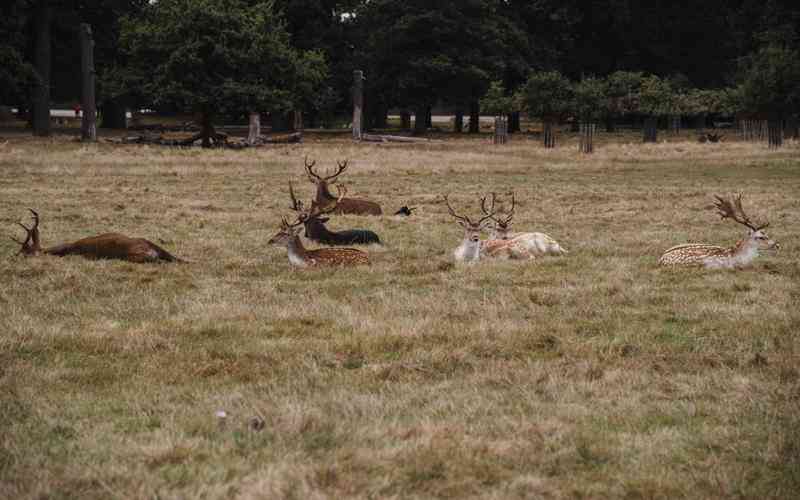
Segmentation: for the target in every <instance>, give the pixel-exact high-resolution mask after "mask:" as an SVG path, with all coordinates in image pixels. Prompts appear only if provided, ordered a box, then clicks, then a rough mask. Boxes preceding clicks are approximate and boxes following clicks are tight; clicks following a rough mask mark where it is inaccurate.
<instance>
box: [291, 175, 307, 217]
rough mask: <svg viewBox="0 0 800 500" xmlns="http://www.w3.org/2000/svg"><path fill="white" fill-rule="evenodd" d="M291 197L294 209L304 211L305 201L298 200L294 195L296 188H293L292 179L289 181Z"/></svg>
mask: <svg viewBox="0 0 800 500" xmlns="http://www.w3.org/2000/svg"><path fill="white" fill-rule="evenodd" d="M289 198H291V200H292V207H291V208H292V210H294V211H295V212H302V211H303V208H304V207H303V202H302V201H300V200H298V199H297V198H296V197H295V196H294V189H293V188H292V181H289Z"/></svg>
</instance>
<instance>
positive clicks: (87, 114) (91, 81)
mask: <svg viewBox="0 0 800 500" xmlns="http://www.w3.org/2000/svg"><path fill="white" fill-rule="evenodd" d="M80 40H81V108H82V110H83V117H82V118H81V140H82V141H90V142H94V141H97V107H96V103H95V100H94V90H95V71H94V39H93V38H92V27H91V26H89V25H88V24H87V23H82V24H81V28H80Z"/></svg>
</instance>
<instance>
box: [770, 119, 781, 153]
mask: <svg viewBox="0 0 800 500" xmlns="http://www.w3.org/2000/svg"><path fill="white" fill-rule="evenodd" d="M767 135H768V141H769V147H770V149H776V148H779V147H781V146H783V120H769V121H768V122H767Z"/></svg>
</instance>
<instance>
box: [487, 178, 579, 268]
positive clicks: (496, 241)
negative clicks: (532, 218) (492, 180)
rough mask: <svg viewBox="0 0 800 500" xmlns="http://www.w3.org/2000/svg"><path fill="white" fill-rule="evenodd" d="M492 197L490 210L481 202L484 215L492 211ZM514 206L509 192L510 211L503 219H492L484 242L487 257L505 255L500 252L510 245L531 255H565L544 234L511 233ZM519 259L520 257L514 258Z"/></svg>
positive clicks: (556, 244)
mask: <svg viewBox="0 0 800 500" xmlns="http://www.w3.org/2000/svg"><path fill="white" fill-rule="evenodd" d="M491 196H492V206H491V209H487V208H486V205H485V200H486V198H484V199H483V200H481V210H482V211H483V213H484V214H488V213H489V212H490V210H491V211H492V212H493V211H494V199H495V195H494V193H491ZM515 205H516V201H515V199H514V193H513V191H512V192H511V210H509V211H508V213H507V214H506V215H505V216H504V217H503V218H498V217H494V216H493V217H492V221H493V222H494V225H493V226H491V229H490V231H489V239H488V240H486V241H485V242H484V252H485V253H486V254H487V255H492V253H493V252H498V251H502V252H503V253H506V250H500V249H504V248H506V247H508V246H509V245H510V247H511V248H516V249H520V250H522V249H524V250H526V251H528V252H529V253H530V254H531V255H564V254H566V253H567V251H566V250H564V249H563V248H561V245H559V244H558V242H557V241H556V240H554V239H553V238H551V237H550V236H548V235H546V234H544V233H512V232H511V219H513V218H514V207H515ZM516 258H520V257H516Z"/></svg>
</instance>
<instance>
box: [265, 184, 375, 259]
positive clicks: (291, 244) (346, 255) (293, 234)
mask: <svg viewBox="0 0 800 500" xmlns="http://www.w3.org/2000/svg"><path fill="white" fill-rule="evenodd" d="M344 194H345V191H344V190H343V189H340V190H339V198H338V199H334V203H338V202H339V201H341V200H342V199H344ZM296 206H297V205H296ZM300 208H302V205H300ZM306 218H307V213H306V212H305V211H303V212H301V213H300V214H299V215H298V216H297V218H296V219H295V221H294V222H292V223H291V224H290V223H289V222H288V221H287V220H286V218H285V217H282V218H281V229H280V231H278V233H277V234H276V235H275V236H273V237H272V238H270V240H269V242H268V243H269V244H270V245H283V246H285V247H286V249H287V250H288V252H289V264H291V265H293V266H295V267H316V266H354V265H359V264H369V255H368V254H367V253H366V252H362V251H361V250H356V249H355V248H318V249H316V250H306V248H305V247H304V246H303V242H302V241H300V230H301V228H302V226H303V223H304V221H305V219H306Z"/></svg>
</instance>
